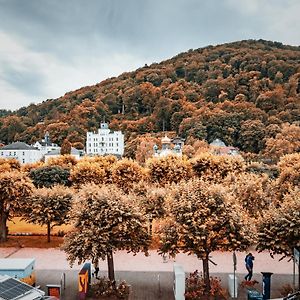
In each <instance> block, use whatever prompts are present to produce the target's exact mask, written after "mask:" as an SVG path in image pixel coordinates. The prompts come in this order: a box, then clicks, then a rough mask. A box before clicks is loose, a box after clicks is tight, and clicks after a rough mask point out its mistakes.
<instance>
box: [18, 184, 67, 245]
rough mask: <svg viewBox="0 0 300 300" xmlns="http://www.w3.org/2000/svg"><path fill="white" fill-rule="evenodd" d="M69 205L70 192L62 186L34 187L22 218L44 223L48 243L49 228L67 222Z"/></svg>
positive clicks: (40, 223)
mask: <svg viewBox="0 0 300 300" xmlns="http://www.w3.org/2000/svg"><path fill="white" fill-rule="evenodd" d="M71 205H72V192H71V190H70V189H68V188H66V187H64V186H59V185H56V186H54V187H52V188H41V189H36V190H35V191H34V192H33V194H32V196H31V197H30V199H29V200H28V201H27V202H26V205H25V209H24V211H23V217H22V218H23V220H26V221H27V222H29V223H33V224H39V225H46V226H47V241H48V243H50V234H51V229H52V228H53V227H54V226H59V225H62V224H66V223H67V222H68V220H69V211H70V209H71Z"/></svg>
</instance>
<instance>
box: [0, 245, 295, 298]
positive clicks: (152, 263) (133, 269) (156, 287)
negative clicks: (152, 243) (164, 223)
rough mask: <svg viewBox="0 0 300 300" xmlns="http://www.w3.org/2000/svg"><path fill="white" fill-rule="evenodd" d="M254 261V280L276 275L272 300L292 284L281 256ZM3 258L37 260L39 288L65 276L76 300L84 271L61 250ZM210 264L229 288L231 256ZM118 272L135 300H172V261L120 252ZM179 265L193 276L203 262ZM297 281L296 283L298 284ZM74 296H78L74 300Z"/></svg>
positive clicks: (13, 252)
mask: <svg viewBox="0 0 300 300" xmlns="http://www.w3.org/2000/svg"><path fill="white" fill-rule="evenodd" d="M252 253H253V255H254V256H255V261H254V279H256V280H257V281H259V282H260V284H259V285H258V288H260V286H261V273H260V272H263V271H268V272H273V273H274V275H273V276H272V296H273V297H277V296H279V289H280V288H281V287H282V286H283V285H284V284H286V283H289V284H292V283H293V277H292V274H293V263H292V262H291V261H288V260H287V259H284V260H282V261H279V259H280V258H281V257H280V256H275V258H274V259H273V258H271V257H270V255H269V254H268V252H262V253H256V252H255V251H252ZM236 254H237V275H238V278H239V281H240V282H241V280H242V279H243V276H244V275H245V272H246V271H245V266H244V257H245V253H239V252H237V253H236ZM0 257H1V258H3V257H11V258H29V257H34V258H35V259H36V266H35V267H36V270H37V278H38V284H40V285H41V287H42V288H43V287H44V286H45V284H47V283H51V284H56V283H58V282H59V279H60V276H61V273H62V272H65V273H66V277H67V289H66V297H65V299H76V287H77V272H78V270H79V269H80V268H81V266H78V265H77V264H76V265H74V266H73V267H72V268H71V267H70V266H69V264H68V262H67V260H66V255H65V253H64V252H63V251H60V250H58V249H36V248H34V249H33V248H20V249H14V248H0ZM211 260H212V261H213V262H214V263H215V264H216V265H214V264H212V263H211V264H210V273H211V274H212V275H216V276H218V277H220V278H221V279H222V283H223V285H224V287H227V277H228V274H229V273H232V272H233V261H232V253H229V252H214V253H212V255H211ZM114 262H115V270H116V275H117V278H118V279H120V280H121V279H125V280H126V281H127V282H128V283H130V284H131V285H132V288H133V290H134V293H133V298H132V299H138V300H143V299H145V300H146V299H147V300H148V299H149V300H152V299H166V300H169V299H170V300H172V299H173V297H172V285H173V274H172V271H173V265H174V261H173V259H168V260H167V262H163V259H162V257H161V256H159V255H158V254H157V252H156V251H154V250H153V251H150V255H149V256H148V257H146V256H144V255H143V254H141V253H140V254H137V255H136V256H133V255H132V254H128V253H126V251H119V252H117V253H116V254H115V256H114ZM176 263H177V264H180V265H181V266H182V267H183V269H184V271H185V272H187V273H188V272H193V271H195V270H196V269H198V270H199V271H202V262H201V261H200V260H198V259H197V258H196V257H195V256H189V255H186V254H179V255H178V256H177V257H176ZM100 271H101V275H106V271H107V265H106V262H105V261H103V262H100ZM297 279H298V278H296V282H297ZM74 295H75V296H74ZM239 299H245V293H241V295H240V297H239Z"/></svg>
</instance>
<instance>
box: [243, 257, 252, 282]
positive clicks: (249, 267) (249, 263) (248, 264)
mask: <svg viewBox="0 0 300 300" xmlns="http://www.w3.org/2000/svg"><path fill="white" fill-rule="evenodd" d="M253 260H254V256H253V255H252V253H249V254H247V255H246V257H245V264H246V269H247V271H248V274H247V275H246V276H245V280H247V281H251V278H252V275H253Z"/></svg>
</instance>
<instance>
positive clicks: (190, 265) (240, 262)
mask: <svg viewBox="0 0 300 300" xmlns="http://www.w3.org/2000/svg"><path fill="white" fill-rule="evenodd" d="M16 250H17V249H15V248H0V258H3V257H7V256H8V255H9V254H10V253H12V255H10V256H9V257H10V258H18V257H19V258H29V257H34V258H35V259H36V265H35V268H36V269H37V270H59V269H62V270H69V269H73V270H78V269H80V266H78V265H77V264H75V265H74V266H73V267H72V268H71V267H70V265H69V264H68V262H67V260H66V254H65V253H64V252H63V251H61V250H58V249H38V248H20V249H19V250H18V251H16ZM149 253H150V255H149V256H148V257H146V256H145V255H144V254H142V253H138V254H137V255H135V256H134V255H132V254H130V253H127V252H126V251H118V252H117V253H115V254H114V263H115V270H116V271H153V272H155V271H160V272H172V271H173V263H174V260H173V259H168V260H167V262H166V263H164V262H163V259H162V257H161V256H160V255H158V254H157V252H156V251H155V250H151V251H150V252H149ZM252 254H253V255H254V256H255V260H254V273H259V274H260V272H265V271H267V272H273V273H274V274H293V263H292V261H288V259H283V260H282V261H279V259H280V258H281V256H279V255H276V256H275V257H274V259H273V258H271V256H270V255H269V253H268V252H261V253H257V252H255V251H252ZM245 255H246V253H243V252H236V256H237V271H236V272H237V273H241V274H243V273H246V269H245V265H244V257H245ZM211 260H212V261H213V262H215V263H216V264H217V265H216V266H215V265H213V264H212V263H210V265H209V268H210V272H211V273H232V272H233V259H232V253H231V252H213V253H212V254H211ZM175 261H176V263H177V264H180V265H182V266H183V268H184V270H185V272H193V271H195V270H196V269H198V270H199V271H202V261H201V260H199V259H198V258H197V257H195V256H194V255H187V254H183V253H180V254H178V255H177V256H176V259H175ZM100 270H107V264H106V261H101V262H100Z"/></svg>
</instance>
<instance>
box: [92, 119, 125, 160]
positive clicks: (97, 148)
mask: <svg viewBox="0 0 300 300" xmlns="http://www.w3.org/2000/svg"><path fill="white" fill-rule="evenodd" d="M123 153H124V134H123V133H122V132H121V131H111V130H110V129H109V128H108V124H107V123H101V124H100V128H99V129H98V132H87V134H86V154H87V155H104V154H117V155H121V156H122V155H123Z"/></svg>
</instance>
